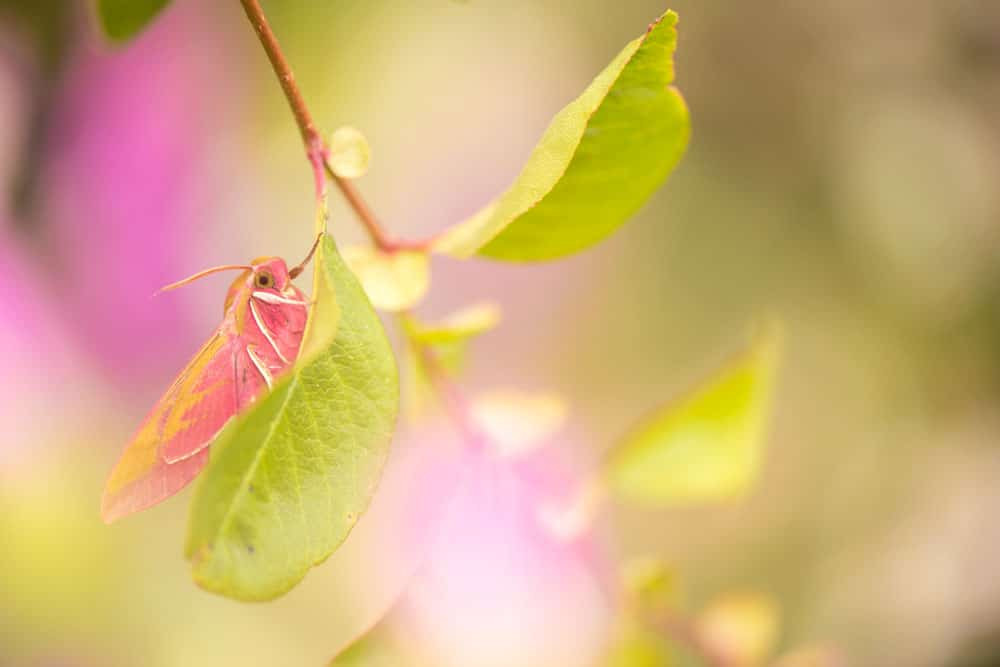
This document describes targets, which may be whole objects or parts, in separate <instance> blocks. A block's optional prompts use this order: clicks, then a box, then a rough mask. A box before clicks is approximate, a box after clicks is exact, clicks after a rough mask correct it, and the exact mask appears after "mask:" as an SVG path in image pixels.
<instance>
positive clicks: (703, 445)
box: [606, 326, 780, 505]
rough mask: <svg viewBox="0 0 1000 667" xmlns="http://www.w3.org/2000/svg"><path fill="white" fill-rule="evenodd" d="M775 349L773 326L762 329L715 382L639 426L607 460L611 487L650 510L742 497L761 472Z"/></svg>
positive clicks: (776, 339)
mask: <svg viewBox="0 0 1000 667" xmlns="http://www.w3.org/2000/svg"><path fill="white" fill-rule="evenodd" d="M779 347H780V333H779V331H778V329H777V327H776V326H771V327H768V328H767V329H766V330H765V331H763V332H762V333H761V334H759V335H758V336H757V337H755V339H754V341H753V342H752V343H751V345H750V347H749V349H748V350H747V351H746V352H745V353H744V354H742V355H741V356H740V357H739V358H738V359H736V360H735V361H734V362H732V363H731V364H729V365H728V366H726V367H725V368H723V369H722V370H721V372H719V373H718V374H717V375H716V376H715V377H713V378H711V379H710V380H709V381H708V382H705V383H704V384H702V385H701V386H699V387H698V388H697V389H696V390H695V391H694V392H693V393H691V394H689V395H688V396H686V397H684V398H682V399H680V400H678V401H674V402H671V403H670V404H668V405H667V406H666V407H664V408H662V409H660V410H659V411H657V412H656V413H655V414H653V415H652V417H650V418H649V419H647V420H646V421H644V422H642V423H641V424H640V425H639V426H638V427H637V428H636V429H635V430H634V431H633V432H632V433H630V434H629V435H627V436H626V437H625V439H624V440H623V441H622V443H621V444H619V445H618V446H617V447H616V448H615V449H614V450H613V451H612V452H611V455H610V456H609V458H608V465H607V469H606V474H607V476H608V482H609V485H610V487H611V488H612V490H613V491H614V492H615V493H616V494H617V495H618V496H620V497H622V498H624V499H626V500H629V501H633V502H642V503H651V504H657V505H665V504H671V503H684V502H697V501H711V500H725V499H729V498H733V497H737V496H739V495H740V494H742V493H744V492H746V491H747V489H748V488H749V487H750V486H751V484H752V483H753V481H754V479H755V477H756V474H757V470H758V468H759V467H760V459H761V457H762V449H763V447H762V442H763V438H764V430H765V425H766V422H767V417H768V413H769V409H770V402H771V401H770V399H771V393H772V385H773V383H774V376H775V371H776V365H777V357H778V348H779Z"/></svg>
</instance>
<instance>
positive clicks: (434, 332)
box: [407, 303, 500, 344]
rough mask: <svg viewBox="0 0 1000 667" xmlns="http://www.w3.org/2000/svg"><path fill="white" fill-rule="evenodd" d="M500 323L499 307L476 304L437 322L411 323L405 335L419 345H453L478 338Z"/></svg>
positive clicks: (492, 304) (490, 304)
mask: <svg viewBox="0 0 1000 667" xmlns="http://www.w3.org/2000/svg"><path fill="white" fill-rule="evenodd" d="M499 322H500V307H499V306H498V305H496V304H495V303H477V304H473V305H471V306H468V307H466V308H463V309H461V310H457V311H455V312H454V313H452V314H451V315H448V316H447V317H445V318H444V319H442V320H439V321H437V322H429V323H428V322H411V323H410V326H409V327H408V332H407V335H408V336H409V337H410V338H411V339H413V340H417V341H419V342H421V343H431V344H439V343H454V342H458V341H463V340H466V339H468V338H472V337H473V336H478V335H479V334H481V333H485V332H487V331H489V330H490V329H492V328H493V327H495V326H496V325H497V324H498V323H499Z"/></svg>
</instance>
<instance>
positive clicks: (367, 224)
mask: <svg viewBox="0 0 1000 667" xmlns="http://www.w3.org/2000/svg"><path fill="white" fill-rule="evenodd" d="M240 4H241V5H243V11H244V12H246V15H247V19H248V20H249V21H250V25H252V26H253V29H254V31H255V32H256V33H257V37H258V39H259V40H260V44H261V46H263V47H264V53H266V54H267V59H268V60H269V61H271V67H272V68H273V69H274V73H275V75H276V76H277V77H278V82H279V83H280V84H281V90H282V91H283V92H284V93H285V99H287V100H288V106H289V107H291V110H292V116H294V118H295V124H296V125H298V128H299V133H300V134H301V135H302V143H304V144H305V147H306V157H307V158H308V159H309V164H311V165H312V169H313V178H314V180H315V185H316V196H317V197H322V195H323V194H324V193H325V191H326V176H329V177H330V179H331V180H333V182H334V183H335V184H336V185H337V188H338V189H339V190H340V193H341V194H342V195H343V196H344V199H346V200H347V203H348V204H349V205H350V207H351V209H353V210H354V213H355V215H356V216H357V217H358V220H359V221H360V222H361V224H362V226H364V228H365V230H366V231H367V232H368V235H369V236H370V237H371V239H372V242H373V243H374V244H375V245H376V246H377V247H378V248H379V249H380V250H383V251H386V252H393V251H396V250H403V249H410V250H426V249H427V247H428V245H429V241H403V240H400V239H396V238H394V237H393V236H392V235H391V234H389V233H388V232H387V231H386V230H385V229H384V228H383V227H382V225H381V224H380V223H379V221H378V218H376V217H375V214H374V213H373V212H372V209H371V207H369V206H368V204H367V203H366V202H365V200H364V198H363V197H362V196H361V193H360V192H359V191H358V189H357V188H356V187H355V186H354V184H353V183H352V182H350V181H349V180H347V179H344V178H341V177H340V176H338V175H337V174H336V173H335V172H334V171H333V169H331V167H330V163H329V161H328V159H327V157H328V154H329V151H328V150H327V147H326V144H325V143H324V141H323V136H322V135H321V134H320V132H319V130H317V129H316V123H315V122H313V118H312V114H311V113H310V112H309V107H308V106H306V101H305V99H304V98H303V97H302V91H300V90H299V86H298V84H297V83H296V81H295V75H294V74H292V68H291V66H290V65H289V64H288V60H287V59H286V58H285V54H284V53H283V52H282V50H281V45H280V44H278V38H277V37H275V35H274V31H273V30H271V25H270V24H269V23H268V21H267V17H266V16H265V15H264V10H263V9H262V8H261V6H260V2H259V1H258V0H240ZM324 172H325V174H324Z"/></svg>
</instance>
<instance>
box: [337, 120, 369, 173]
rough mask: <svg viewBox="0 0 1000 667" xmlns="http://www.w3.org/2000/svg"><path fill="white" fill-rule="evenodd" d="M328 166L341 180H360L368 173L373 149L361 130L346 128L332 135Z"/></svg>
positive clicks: (340, 128)
mask: <svg viewBox="0 0 1000 667" xmlns="http://www.w3.org/2000/svg"><path fill="white" fill-rule="evenodd" d="M328 149H329V155H328V157H327V164H329V165H330V169H332V170H333V173H335V174H336V175H337V176H340V177H341V178H360V177H361V176H364V175H365V172H367V171H368V160H369V158H370V157H371V148H369V146H368V140H367V139H365V135H363V134H361V130H358V129H357V128H354V127H350V126H346V125H345V126H344V127H338V128H337V129H336V130H334V131H333V134H331V135H330V144H329V146H328Z"/></svg>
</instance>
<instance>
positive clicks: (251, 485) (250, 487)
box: [247, 484, 253, 493]
mask: <svg viewBox="0 0 1000 667" xmlns="http://www.w3.org/2000/svg"><path fill="white" fill-rule="evenodd" d="M247 491H249V492H250V493H253V484H250V485H248V486H247Z"/></svg>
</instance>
